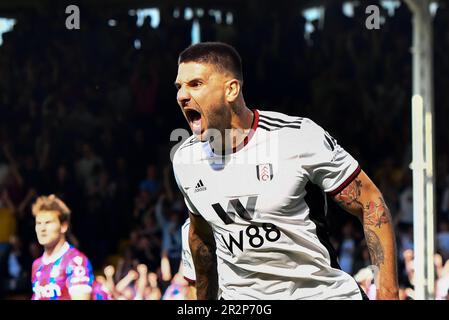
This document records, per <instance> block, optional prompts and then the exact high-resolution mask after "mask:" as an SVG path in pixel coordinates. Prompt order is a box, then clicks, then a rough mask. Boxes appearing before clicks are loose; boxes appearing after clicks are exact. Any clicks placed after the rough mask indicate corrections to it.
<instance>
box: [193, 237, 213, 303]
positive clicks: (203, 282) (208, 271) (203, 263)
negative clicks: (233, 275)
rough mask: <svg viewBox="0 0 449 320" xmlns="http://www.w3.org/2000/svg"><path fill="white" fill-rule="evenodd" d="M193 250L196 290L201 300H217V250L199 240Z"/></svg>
mask: <svg viewBox="0 0 449 320" xmlns="http://www.w3.org/2000/svg"><path fill="white" fill-rule="evenodd" d="M194 242H195V245H194V246H195V247H196V248H192V249H193V250H192V258H193V260H194V264H195V269H196V288H197V294H198V299H199V300H204V299H217V295H218V275H217V262H216V261H217V258H216V256H215V248H214V247H212V246H209V245H207V244H205V243H204V242H202V241H200V240H199V239H197V241H194Z"/></svg>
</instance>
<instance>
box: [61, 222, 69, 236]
mask: <svg viewBox="0 0 449 320" xmlns="http://www.w3.org/2000/svg"><path fill="white" fill-rule="evenodd" d="M68 229H69V223H68V222H67V221H66V222H63V223H62V224H61V233H64V234H66V232H67V230H68Z"/></svg>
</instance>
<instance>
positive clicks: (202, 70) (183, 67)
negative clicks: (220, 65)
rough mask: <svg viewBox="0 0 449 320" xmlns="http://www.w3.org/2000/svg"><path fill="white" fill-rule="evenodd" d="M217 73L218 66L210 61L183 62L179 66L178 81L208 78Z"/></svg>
mask: <svg viewBox="0 0 449 320" xmlns="http://www.w3.org/2000/svg"><path fill="white" fill-rule="evenodd" d="M215 74H217V72H216V68H215V67H214V66H213V65H212V64H209V63H198V62H183V63H180V64H179V66H178V75H177V77H176V82H186V81H190V80H191V79H196V78H202V79H207V78H209V77H211V76H212V75H215Z"/></svg>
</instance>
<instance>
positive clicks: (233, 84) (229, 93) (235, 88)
mask: <svg viewBox="0 0 449 320" xmlns="http://www.w3.org/2000/svg"><path fill="white" fill-rule="evenodd" d="M240 90H241V87H240V81H238V80H237V79H232V80H229V81H227V82H226V90H225V97H226V100H227V101H228V102H234V101H235V100H236V99H237V97H238V96H239V94H240Z"/></svg>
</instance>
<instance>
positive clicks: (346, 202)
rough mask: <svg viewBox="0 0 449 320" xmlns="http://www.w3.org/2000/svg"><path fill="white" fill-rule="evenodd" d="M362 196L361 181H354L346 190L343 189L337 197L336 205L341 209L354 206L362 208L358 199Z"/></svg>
mask: <svg viewBox="0 0 449 320" xmlns="http://www.w3.org/2000/svg"><path fill="white" fill-rule="evenodd" d="M361 194H362V181H360V180H359V179H355V180H354V181H353V182H351V183H350V184H349V185H348V186H347V187H346V188H344V189H343V190H342V191H341V192H340V193H339V194H338V195H337V196H336V198H335V199H336V200H337V203H338V204H339V205H340V206H342V207H348V206H351V205H356V206H358V207H362V203H360V201H359V198H360V195H361Z"/></svg>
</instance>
